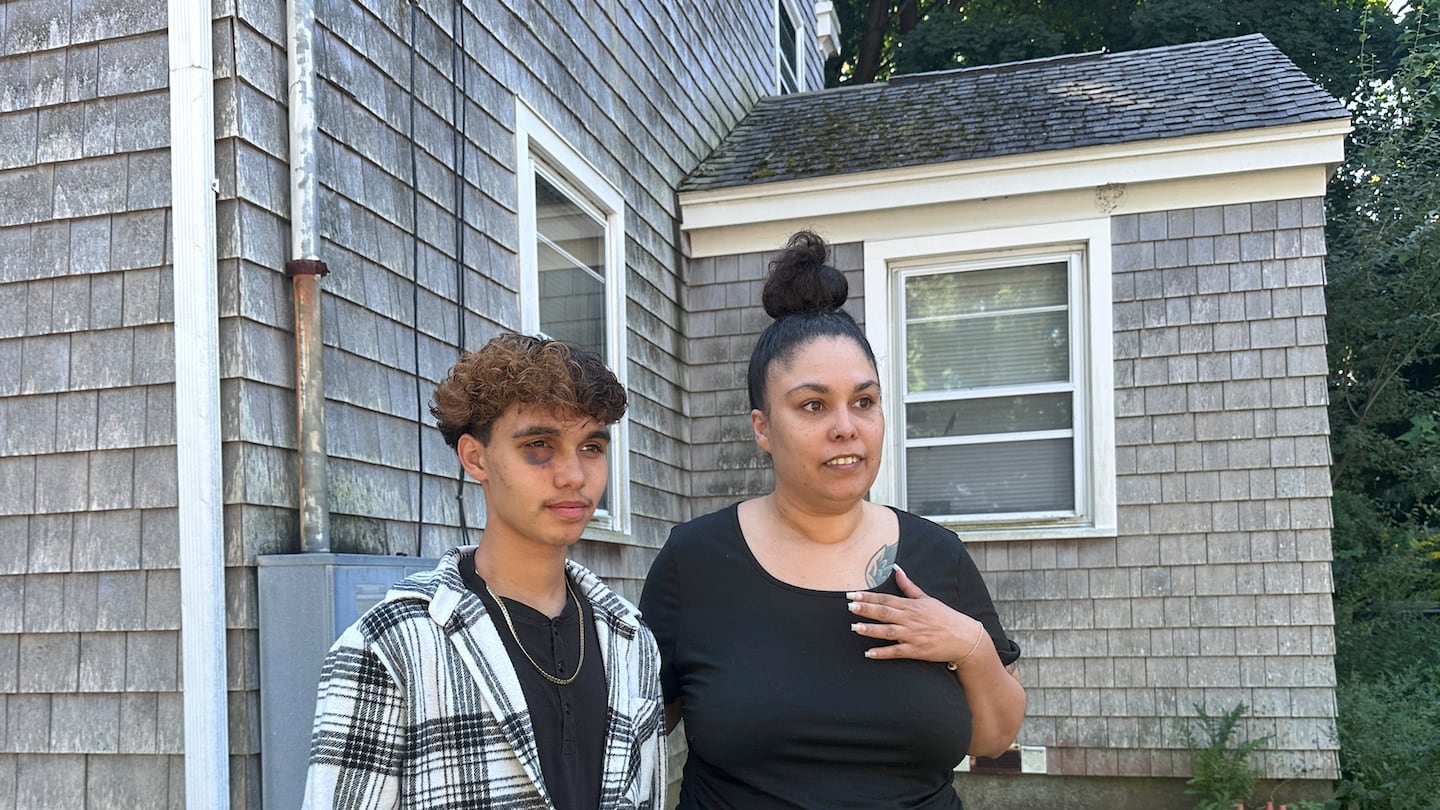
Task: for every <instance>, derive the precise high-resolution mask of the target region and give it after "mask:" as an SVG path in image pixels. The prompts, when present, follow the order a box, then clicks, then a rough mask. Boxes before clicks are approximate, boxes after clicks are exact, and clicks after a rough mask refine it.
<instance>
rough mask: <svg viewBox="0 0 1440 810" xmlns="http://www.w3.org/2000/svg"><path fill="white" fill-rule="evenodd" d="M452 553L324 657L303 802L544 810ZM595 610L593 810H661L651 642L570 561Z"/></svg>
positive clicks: (491, 643) (504, 675)
mask: <svg viewBox="0 0 1440 810" xmlns="http://www.w3.org/2000/svg"><path fill="white" fill-rule="evenodd" d="M467 550H468V549H453V550H451V551H450V552H449V553H447V554H446V555H445V556H444V558H443V559H441V561H440V565H439V566H437V567H436V568H435V570H433V571H426V572H424V573H420V574H415V575H413V576H410V577H408V578H406V579H405V580H403V581H401V582H399V583H397V584H396V585H395V587H393V588H392V589H391V590H390V591H389V592H388V593H387V594H386V596H385V599H384V600H383V601H382V602H381V603H380V604H378V605H376V606H375V607H373V608H371V609H370V610H369V611H367V612H366V613H365V615H363V616H361V617H360V619H358V620H357V621H356V622H355V624H353V625H351V626H350V627H349V628H348V629H347V630H346V631H345V632H344V633H343V634H341V636H340V638H339V639H338V640H337V641H336V642H335V644H334V645H333V646H332V647H331V648H330V652H329V654H328V655H327V656H326V658H325V664H324V667H323V669H322V670H321V673H320V694H319V700H318V702H317V706H316V709H315V730H314V734H313V736H312V738H311V749H310V770H309V774H308V776H307V779H306V783H305V805H304V806H305V807H306V808H313V809H314V810H318V809H319V808H330V807H333V808H366V810H372V809H375V808H505V810H552V809H553V806H552V804H551V802H550V796H549V794H548V793H547V792H546V790H545V782H544V778H543V776H542V774H541V771H540V755H539V750H538V748H537V747H536V743H535V736H534V733H533V731H532V730H531V727H530V713H529V710H528V709H527V708H526V706H525V697H524V693H523V692H521V690H520V681H519V679H518V678H517V677H516V675H515V669H514V667H513V666H512V665H511V662H510V657H509V656H508V655H507V654H506V652H505V646H504V644H503V643H502V642H501V640H500V636H499V634H498V632H497V630H496V628H495V624H494V622H493V621H492V620H491V617H490V616H489V615H487V613H486V611H485V607H484V604H483V603H482V602H481V601H480V599H478V598H477V597H476V596H475V595H474V594H472V593H470V592H469V591H468V590H466V588H465V583H464V581H463V580H462V579H461V577H460V571H459V568H458V567H457V563H458V561H459V560H460V558H461V554H462V553H463V552H464V551H467ZM567 568H568V571H569V572H570V574H571V576H572V578H573V579H574V581H575V583H576V585H577V586H578V591H579V592H580V593H581V595H583V596H584V598H585V599H587V600H588V601H589V602H590V604H591V605H592V606H593V608H594V615H595V630H596V632H597V635H598V636H599V638H600V648H601V649H600V652H601V654H602V657H603V659H604V664H605V681H606V684H607V691H608V693H609V711H608V713H607V714H608V720H607V728H606V733H605V761H604V766H603V776H602V777H601V786H600V807H601V808H602V810H629V809H631V808H633V810H661V808H662V807H663V804H664V796H665V764H666V762H665V756H666V754H665V740H664V730H665V724H664V721H663V711H662V709H661V698H660V681H659V663H660V655H659V651H658V649H657V647H656V645H655V637H654V636H652V635H651V634H650V631H649V630H648V629H647V628H646V627H644V626H643V625H642V624H640V614H639V611H637V610H636V609H635V608H634V607H633V606H632V605H630V603H628V602H626V601H625V600H624V599H622V598H620V597H619V596H618V595H616V594H615V592H614V591H612V590H610V589H609V588H608V587H607V586H606V585H605V584H604V583H603V582H601V581H600V579H599V578H598V577H596V576H595V575H594V574H592V573H590V572H589V571H587V570H586V569H585V568H583V567H582V566H580V565H577V564H576V563H573V562H569V563H567Z"/></svg>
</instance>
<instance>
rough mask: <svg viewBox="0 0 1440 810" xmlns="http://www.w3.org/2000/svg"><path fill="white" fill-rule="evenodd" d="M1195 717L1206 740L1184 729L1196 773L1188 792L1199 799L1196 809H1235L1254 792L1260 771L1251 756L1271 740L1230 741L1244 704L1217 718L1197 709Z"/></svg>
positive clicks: (1243, 712) (1238, 722) (1239, 704)
mask: <svg viewBox="0 0 1440 810" xmlns="http://www.w3.org/2000/svg"><path fill="white" fill-rule="evenodd" d="M1195 714H1196V715H1197V719H1198V720H1199V722H1200V728H1201V731H1202V732H1203V733H1204V737H1205V738H1204V739H1203V740H1196V739H1195V736H1194V734H1193V733H1192V732H1191V730H1190V729H1188V728H1187V729H1186V730H1185V745H1186V747H1187V748H1189V749H1190V761H1191V767H1192V770H1193V773H1194V775H1193V776H1191V777H1190V779H1189V781H1187V782H1186V783H1185V784H1186V785H1187V787H1186V789H1185V792H1186V793H1189V794H1190V795H1192V796H1199V797H1200V803H1199V804H1198V805H1196V810H1234V808H1235V805H1237V804H1240V803H1241V802H1243V801H1245V800H1246V799H1248V798H1250V794H1251V793H1252V792H1253V791H1254V790H1255V781H1256V780H1258V779H1259V778H1260V770H1259V769H1258V768H1256V767H1255V766H1254V765H1251V764H1250V755H1251V754H1252V753H1254V752H1255V751H1256V749H1259V748H1261V747H1263V746H1264V745H1265V742H1266V741H1267V740H1268V739H1269V738H1268V737H1261V738H1260V739H1258V740H1246V741H1245V742H1242V743H1239V744H1238V745H1236V744H1235V743H1233V742H1232V741H1231V738H1232V737H1234V736H1235V729H1236V726H1238V725H1239V724H1240V718H1241V717H1243V716H1244V714H1245V704H1244V703H1237V704H1235V707H1234V708H1232V709H1230V710H1229V711H1227V712H1225V713H1224V714H1222V715H1219V716H1218V717H1212V716H1210V715H1209V714H1207V713H1206V712H1205V707H1204V706H1196V707H1195Z"/></svg>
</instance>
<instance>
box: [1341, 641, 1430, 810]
mask: <svg viewBox="0 0 1440 810" xmlns="http://www.w3.org/2000/svg"><path fill="white" fill-rule="evenodd" d="M1339 700H1340V717H1341V723H1340V729H1339V730H1340V749H1341V751H1343V752H1344V753H1345V758H1346V781H1345V782H1344V783H1343V784H1342V785H1341V788H1340V790H1339V791H1337V798H1338V799H1340V800H1341V801H1342V802H1343V804H1342V806H1343V807H1345V808H1365V810H1440V666H1430V667H1427V668H1419V669H1407V670H1401V671H1399V672H1395V673H1390V674H1385V675H1381V676H1378V677H1375V678H1361V677H1357V678H1353V679H1350V680H1348V681H1344V682H1342V683H1341V689H1340V691H1339Z"/></svg>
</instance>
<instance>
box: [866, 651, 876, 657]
mask: <svg viewBox="0 0 1440 810" xmlns="http://www.w3.org/2000/svg"><path fill="white" fill-rule="evenodd" d="M865 657H866V658H874V657H875V651H874V650H866V651H865Z"/></svg>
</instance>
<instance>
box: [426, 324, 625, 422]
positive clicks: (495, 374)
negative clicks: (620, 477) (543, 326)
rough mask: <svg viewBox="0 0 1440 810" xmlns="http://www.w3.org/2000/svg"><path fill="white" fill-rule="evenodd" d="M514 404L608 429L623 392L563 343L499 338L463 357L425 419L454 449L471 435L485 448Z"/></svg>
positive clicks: (592, 357) (598, 363) (594, 358)
mask: <svg viewBox="0 0 1440 810" xmlns="http://www.w3.org/2000/svg"><path fill="white" fill-rule="evenodd" d="M516 403H519V404H522V405H528V406H532V407H536V408H544V409H553V410H557V411H570V412H574V413H578V414H581V415H583V416H588V417H590V418H591V419H594V420H595V421H597V422H600V423H601V424H605V425H609V424H613V423H615V422H618V421H619V420H620V417H621V416H623V415H625V404H626V398H625V388H624V386H622V385H620V381H619V380H617V379H615V375H614V374H613V373H612V372H611V371H610V369H608V368H606V367H605V361H603V360H602V359H600V355H598V354H596V353H595V352H593V351H591V350H590V349H586V348H584V347H583V346H577V345H576V344H574V343H570V342H568V341H563V340H548V339H545V338H538V337H530V336H529V335H516V334H502V335H497V336H496V337H494V338H492V339H491V340H490V342H489V343H486V344H485V345H484V346H482V347H481V348H480V350H479V351H474V352H466V353H464V354H462V355H460V360H459V362H457V363H456V364H455V365H454V366H452V367H451V369H450V373H449V374H447V375H445V379H444V380H443V381H442V382H441V383H440V386H439V387H438V388H436V389H435V398H434V399H433V400H432V401H431V403H430V415H431V416H434V417H435V426H436V427H438V428H440V433H441V434H443V435H444V436H445V443H446V444H448V445H450V446H451V447H454V446H455V445H456V443H457V442H459V441H460V437H461V436H464V435H465V434H466V433H473V434H474V435H475V438H477V439H479V440H480V443H481V444H486V445H488V444H489V443H490V428H491V427H492V426H494V424H495V420H496V419H499V418H500V416H501V415H502V414H504V413H505V411H506V409H507V408H509V407H510V406H511V405H514V404H516Z"/></svg>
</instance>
